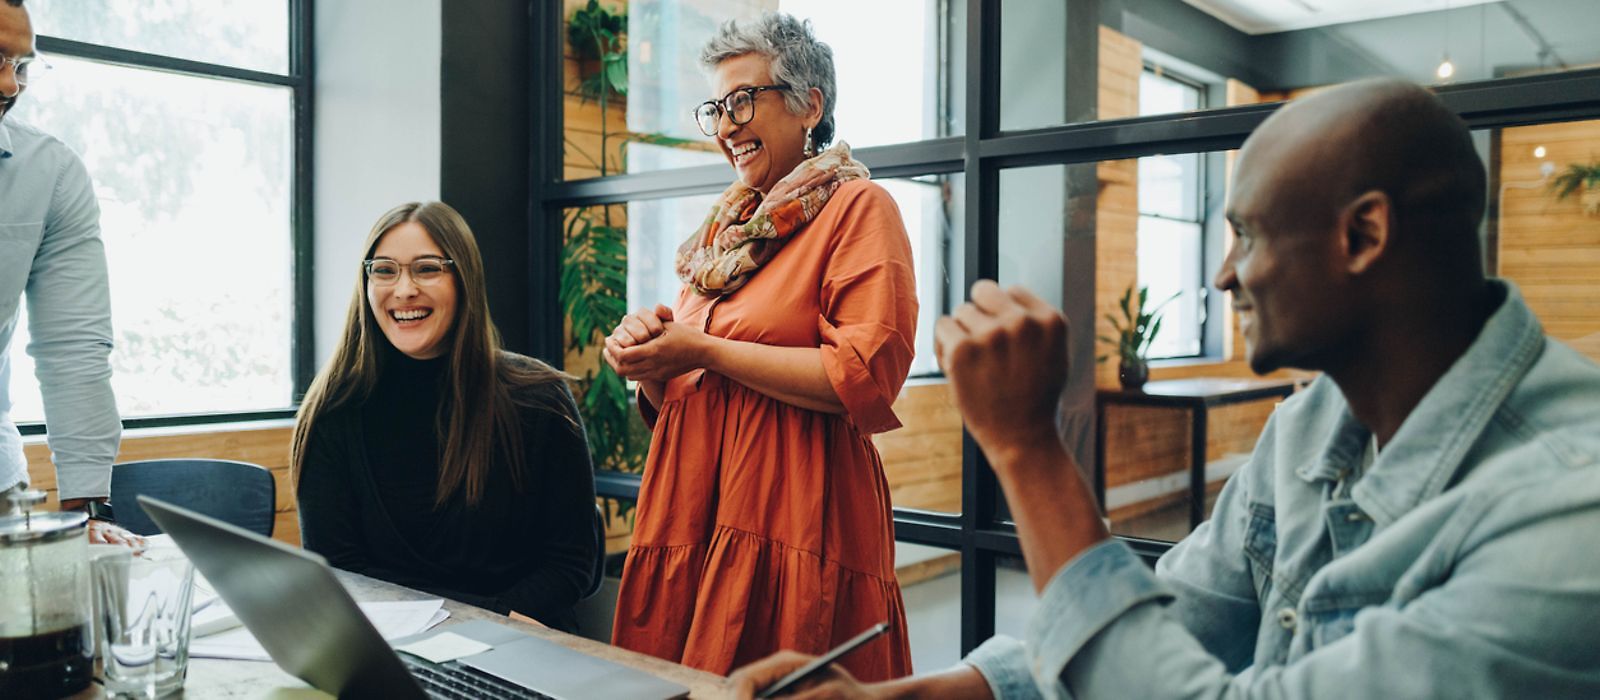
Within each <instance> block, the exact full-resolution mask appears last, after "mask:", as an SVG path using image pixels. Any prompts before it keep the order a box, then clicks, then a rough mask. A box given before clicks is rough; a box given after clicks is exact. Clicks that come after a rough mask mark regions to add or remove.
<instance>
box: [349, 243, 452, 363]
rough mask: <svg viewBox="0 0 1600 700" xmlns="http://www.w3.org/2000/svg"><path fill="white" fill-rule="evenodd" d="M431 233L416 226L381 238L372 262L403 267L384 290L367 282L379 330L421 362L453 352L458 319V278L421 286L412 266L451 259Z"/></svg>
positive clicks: (441, 278)
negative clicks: (422, 261) (422, 260)
mask: <svg viewBox="0 0 1600 700" xmlns="http://www.w3.org/2000/svg"><path fill="white" fill-rule="evenodd" d="M447 257H449V256H447V255H445V253H444V251H443V250H441V249H440V248H439V244H438V243H435V242H434V240H433V237H432V236H430V235H428V230H427V229H425V228H423V227H422V224H419V223H417V222H415V221H407V222H404V223H401V224H400V225H398V226H395V227H394V228H392V229H389V231H388V232H387V233H385V234H383V236H381V237H380V238H378V245H377V247H375V248H374V249H373V251H372V259H374V260H378V259H386V260H393V261H395V262H397V263H399V264H400V270H401V272H400V275H399V278H398V279H396V280H395V281H394V283H392V284H388V285H383V284H379V283H378V282H376V281H374V280H373V279H372V277H371V276H370V275H369V276H368V277H367V304H368V305H369V306H371V307H372V315H373V316H375V317H377V319H378V327H379V328H382V329H383V335H384V336H385V337H387V338H388V339H389V342H390V343H392V344H393V345H394V347H395V349H397V350H399V351H400V352H402V353H405V354H406V356H408V357H411V358H413V359H418V360H430V359H433V358H435V357H439V356H441V355H443V354H445V352H446V351H447V350H448V349H449V343H450V336H451V331H452V330H454V328H455V318H456V294H457V293H456V277H455V275H454V274H452V273H451V272H449V268H448V267H447V268H446V273H445V274H443V275H440V276H438V277H437V278H435V279H433V280H430V281H427V282H425V283H423V284H418V283H417V280H416V279H415V278H414V276H413V275H412V270H411V263H412V262H414V261H416V260H418V259H420V258H438V259H445V258H447Z"/></svg>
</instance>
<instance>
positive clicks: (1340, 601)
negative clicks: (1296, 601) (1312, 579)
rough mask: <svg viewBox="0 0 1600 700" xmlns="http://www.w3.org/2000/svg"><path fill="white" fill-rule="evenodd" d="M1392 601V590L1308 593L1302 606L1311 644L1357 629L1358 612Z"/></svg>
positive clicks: (1325, 642)
mask: <svg viewBox="0 0 1600 700" xmlns="http://www.w3.org/2000/svg"><path fill="white" fill-rule="evenodd" d="M1388 601H1389V592H1388V591H1374V592H1344V593H1338V594H1331V595H1330V594H1319V595H1315V596H1311V597H1307V598H1306V600H1305V604H1304V605H1303V606H1302V607H1303V609H1304V614H1303V617H1302V624H1303V625H1304V628H1303V629H1304V631H1305V633H1306V634H1308V635H1309V641H1310V645H1311V648H1310V649H1307V650H1306V651H1308V652H1309V651H1313V650H1315V649H1318V648H1321V647H1323V646H1327V645H1329V644H1332V643H1334V642H1337V641H1339V640H1341V639H1344V638H1345V637H1347V636H1349V635H1350V633H1351V632H1353V631H1355V627H1356V614H1357V613H1359V612H1361V611H1362V610H1364V609H1366V608H1370V607H1373V606H1378V605H1384V604H1386V603H1388Z"/></svg>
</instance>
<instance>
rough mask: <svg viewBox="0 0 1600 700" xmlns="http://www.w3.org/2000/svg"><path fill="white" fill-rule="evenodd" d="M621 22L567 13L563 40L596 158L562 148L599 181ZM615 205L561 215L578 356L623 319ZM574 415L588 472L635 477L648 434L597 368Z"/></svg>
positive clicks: (624, 60) (604, 166)
mask: <svg viewBox="0 0 1600 700" xmlns="http://www.w3.org/2000/svg"><path fill="white" fill-rule="evenodd" d="M627 29H628V16H627V14H626V13H624V12H612V11H611V10H609V9H607V8H606V7H604V6H602V5H600V3H598V2H596V1H595V0H590V2H589V3H588V4H586V5H584V6H582V7H579V8H578V9H576V10H574V11H573V13H572V16H571V17H570V18H569V19H568V21H567V40H568V41H569V42H570V45H571V47H572V53H573V55H574V57H575V58H576V59H577V62H578V76H579V80H580V83H579V86H578V94H579V96H580V97H582V98H583V99H585V100H589V99H593V100H596V101H597V102H598V103H599V106H600V115H601V116H600V152H599V153H585V152H584V151H583V150H582V149H581V148H579V147H578V145H577V144H575V143H573V142H572V141H571V140H570V139H568V140H567V144H566V145H567V148H568V149H569V150H571V151H573V152H575V153H576V154H577V155H579V156H580V157H582V158H583V159H585V160H587V161H588V162H590V163H592V164H593V165H594V167H595V170H597V171H598V174H599V176H601V177H605V176H606V175H610V174H612V173H614V172H616V171H617V170H619V169H620V165H619V163H618V161H620V160H621V158H622V154H621V153H620V152H618V153H612V150H613V149H612V148H611V143H610V142H611V141H612V139H613V138H614V135H613V134H612V133H611V131H610V129H608V128H607V124H609V122H608V121H607V118H606V110H607V108H608V107H610V106H612V99H613V97H614V96H616V97H620V96H623V95H625V94H626V93H627V89H628V54H627V43H626V40H627ZM620 206H621V205H616V204H603V205H599V206H594V207H584V208H580V209H574V210H572V211H570V212H568V213H567V215H566V217H565V218H566V221H565V224H566V229H565V232H564V233H565V235H564V236H563V239H562V250H561V284H560V290H561V291H560V298H561V306H562V310H563V311H564V312H565V313H566V317H567V326H568V329H569V335H568V337H567V339H566V341H567V342H566V347H567V350H569V351H572V352H583V351H585V350H588V349H590V348H592V347H596V346H598V345H600V343H601V341H602V339H604V338H605V334H606V333H609V332H611V329H612V328H614V327H616V325H617V324H618V323H620V322H621V321H622V317H623V315H624V314H625V313H626V312H627V298H626V294H627V286H628V251H627V248H628V230H627V227H626V226H624V225H621V224H620V223H619V222H617V221H615V220H614V219H613V216H612V212H613V210H614V209H616V208H617V207H620ZM577 389H578V392H577V393H578V411H579V413H580V414H582V416H583V422H584V425H585V427H586V428H587V429H588V434H589V452H590V458H591V459H592V461H593V462H594V467H595V469H599V470H606V471H624V472H634V473H637V472H640V471H643V469H644V458H645V452H646V450H647V449H648V448H649V443H650V435H649V431H648V430H647V429H645V428H644V426H643V424H642V422H641V421H640V419H639V417H638V412H637V411H635V410H634V409H633V406H632V405H631V403H630V402H629V392H628V387H627V382H625V381H624V380H623V379H622V378H621V377H619V376H617V374H616V372H613V371H612V370H611V366H610V365H607V364H606V363H604V362H601V363H599V366H598V368H596V369H594V370H590V371H587V372H585V373H584V376H582V377H580V378H579V380H578V387H577ZM631 509H632V504H631V503H615V502H608V508H607V510H608V511H610V512H611V513H613V514H615V515H616V516H618V517H625V516H626V514H627V513H628V512H629V511H630V510H631Z"/></svg>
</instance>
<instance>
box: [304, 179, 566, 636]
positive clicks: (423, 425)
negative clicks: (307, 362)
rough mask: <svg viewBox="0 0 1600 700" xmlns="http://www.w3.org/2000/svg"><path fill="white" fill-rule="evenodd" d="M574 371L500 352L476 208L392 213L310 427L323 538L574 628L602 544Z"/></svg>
mask: <svg viewBox="0 0 1600 700" xmlns="http://www.w3.org/2000/svg"><path fill="white" fill-rule="evenodd" d="M565 376H566V375H564V374H562V373H561V372H559V371H557V370H555V369H552V368H551V367H550V366H549V365H546V364H544V363H543V362H540V361H538V360H535V359H532V358H528V357H523V356H521V355H516V354H513V353H510V352H507V351H505V350H502V349H500V341H499V334H498V332H497V331H496V330H495V326H494V323H493V321H491V320H490V318H489V303H488V296H487V294H486V292H485V287H484V281H483V261H482V258H481V257H480V256H479V254H478V245H477V243H476V242H475V241H474V239H473V236H472V231H471V230H470V229H469V228H468V227H467V224H466V222H465V221H463V220H462V218H461V215H460V214H458V213H456V211H455V210H454V209H451V208H450V207H449V206H447V205H445V204H442V203H439V202H429V203H411V204H403V205H401V206H398V207H395V208H394V209H392V210H390V211H389V212H388V213H386V214H384V215H383V217H382V218H380V219H379V220H378V222H377V224H375V225H374V226H373V227H372V232H371V233H370V234H368V236H367V242H366V260H364V261H363V262H362V273H361V277H360V280H359V282H358V283H357V287H356V292H355V298H354V299H352V300H351V303H350V311H349V313H348V315H347V317H346V321H345V329H344V334H343V337H342V338H341V339H340V341H339V345H338V347H337V348H335V349H334V354H333V358H332V359H331V360H329V361H328V364H327V366H325V367H323V368H322V372H321V373H319V374H318V375H317V378H316V381H314V382H312V384H311V388H310V390H309V391H307V392H306V396H305V400H304V401H303V402H302V403H301V406H300V414H299V419H298V421H297V422H296V424H295V431H294V444H293V448H292V454H291V458H290V459H291V462H292V465H293V470H294V473H293V479H294V483H295V484H296V498H297V499H298V502H299V509H300V535H301V538H302V540H303V542H304V544H305V547H306V549H309V550H312V551H314V552H317V553H319V554H321V555H322V556H324V557H326V558H327V559H328V561H329V563H331V564H332V565H334V566H336V567H339V568H341V569H345V570H348V571H355V572H358V573H362V574H366V575H368V576H374V577H377V578H381V579H384V580H387V581H392V582H394V583H398V584H402V585H405V586H410V587H412V588H416V589H419V590H423V591H428V592H431V593H433V594H435V595H440V596H444V597H448V598H452V599H455V600H459V601H462V602H466V603H470V604H472V605H477V606H479V607H483V608H488V609H491V610H495V611H497V612H500V613H507V612H511V611H516V612H518V613H521V614H523V615H527V616H529V617H532V618H534V619H536V620H539V621H540V622H543V623H544V624H546V625H549V626H551V627H556V628H560V629H565V630H569V631H570V630H573V629H574V628H575V627H576V620H575V618H574V616H573V611H572V607H573V604H574V603H576V602H577V601H578V598H579V597H580V596H581V595H582V593H583V591H584V590H585V589H587V588H588V586H589V584H590V583H591V576H592V571H593V566H594V558H595V557H596V556H597V552H596V551H595V539H596V537H595V532H594V528H595V522H594V520H595V518H594V475H593V472H592V471H591V470H590V465H589V450H588V447H587V443H586V441H585V438H584V432H583V427H582V424H581V423H580V421H579V418H578V411H577V406H576V405H575V404H574V402H573V400H572V394H571V392H570V391H569V390H568V389H567V385H566V382H565Z"/></svg>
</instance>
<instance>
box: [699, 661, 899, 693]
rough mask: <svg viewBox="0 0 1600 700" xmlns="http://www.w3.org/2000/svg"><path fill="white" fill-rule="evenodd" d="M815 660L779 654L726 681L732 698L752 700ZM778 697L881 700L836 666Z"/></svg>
mask: <svg viewBox="0 0 1600 700" xmlns="http://www.w3.org/2000/svg"><path fill="white" fill-rule="evenodd" d="M814 658H816V657H814V656H811V655H809V654H802V653H800V652H798V651H780V652H778V653H776V654H773V655H772V656H769V657H767V658H765V659H762V660H760V661H757V662H755V663H753V664H750V665H749V666H745V667H744V668H741V669H739V670H738V671H735V672H734V673H733V675H731V676H729V677H728V680H730V681H732V684H731V685H732V687H733V697H735V698H739V700H744V699H745V698H754V697H755V696H756V693H759V692H761V690H762V689H763V688H766V687H767V686H769V685H772V684H773V683H776V682H778V680H779V679H781V678H783V677H784V676H787V675H789V674H790V673H793V672H794V671H795V670H796V669H798V668H800V667H801V666H804V665H806V664H807V663H810V662H811V660H812V659H814ZM781 697H786V698H876V697H881V696H880V695H879V694H877V693H874V692H873V691H872V689H871V688H870V687H868V686H864V685H862V684H861V683H860V682H859V681H857V680H856V679H855V678H854V677H853V676H851V675H850V672H849V671H846V670H844V669H843V668H841V667H840V666H839V665H838V664H828V666H827V667H826V668H824V669H822V670H820V671H817V672H816V673H813V674H811V676H810V677H809V678H807V679H805V680H803V681H800V682H799V683H796V684H795V685H792V686H789V690H788V691H787V692H785V693H784V694H783V695H782V696H781Z"/></svg>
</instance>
